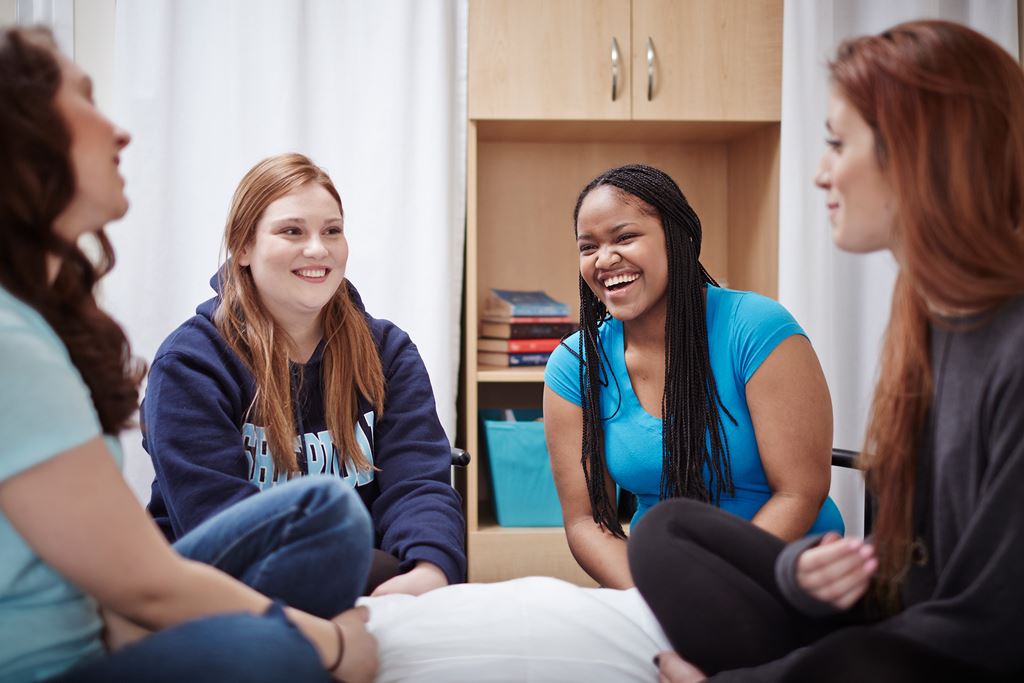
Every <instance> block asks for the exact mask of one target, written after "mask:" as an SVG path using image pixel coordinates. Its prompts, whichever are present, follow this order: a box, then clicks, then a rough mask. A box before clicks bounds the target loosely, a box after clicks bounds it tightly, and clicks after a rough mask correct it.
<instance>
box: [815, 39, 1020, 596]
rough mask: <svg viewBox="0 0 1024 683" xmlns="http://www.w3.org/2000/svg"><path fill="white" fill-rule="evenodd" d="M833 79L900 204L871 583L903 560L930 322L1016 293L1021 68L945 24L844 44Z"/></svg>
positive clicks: (873, 473) (874, 485)
mask: <svg viewBox="0 0 1024 683" xmlns="http://www.w3.org/2000/svg"><path fill="white" fill-rule="evenodd" d="M829 69H830V72H831V77H832V83H833V86H834V87H835V88H836V90H837V93H838V94H839V95H841V96H842V97H843V98H845V99H846V100H847V101H848V102H849V103H850V104H851V105H852V106H853V107H854V108H855V109H856V110H857V111H858V112H859V113H860V115H861V116H862V117H863V118H864V120H865V121H866V122H867V124H868V125H869V126H870V127H871V129H872V130H873V131H874V134H875V140H876V151H877V155H878V161H879V163H880V165H881V166H882V169H883V172H884V173H885V174H886V175H887V177H888V179H889V182H890V183H891V185H892V187H893V189H894V191H895V193H896V196H897V197H898V208H897V218H896V229H895V230H896V232H895V235H894V241H895V244H896V245H897V249H896V251H897V256H898V260H899V261H900V275H899V277H898V278H897V281H896V288H895V292H894V293H893V303H892V315H891V317H890V320H889V326H888V329H887V331H886V336H885V342H884V348H883V351H882V365H881V369H880V376H879V380H878V384H877V386H876V389H875V394H874V398H873V401H872V406H871V412H870V416H869V420H868V428H867V437H866V440H865V444H864V449H863V463H864V465H865V467H866V471H867V472H866V473H867V483H868V487H869V489H870V490H871V491H872V493H873V495H874V496H875V500H876V502H877V506H878V508H877V516H876V522H875V528H874V539H875V546H876V549H877V552H878V557H879V561H880V566H879V579H880V580H879V584H878V588H879V590H880V593H881V594H882V595H883V597H886V598H888V599H890V600H892V599H894V598H895V596H896V594H897V591H898V588H899V584H900V583H901V581H902V577H903V576H904V575H905V572H906V569H907V568H908V567H909V563H910V550H911V548H912V546H913V539H912V538H911V536H912V524H913V519H912V514H913V512H912V511H913V505H912V501H913V497H914V496H913V493H914V472H915V466H916V462H915V459H916V451H917V449H918V448H919V446H920V443H919V439H920V438H921V434H922V433H923V432H922V430H923V429H924V427H925V419H926V416H927V414H928V411H929V409H930V407H931V400H932V372H931V358H930V351H929V336H930V335H929V321H936V322H938V323H939V324H942V321H941V320H939V318H938V317H937V315H936V313H935V311H945V312H951V313H955V312H958V311H978V310H982V309H989V308H992V307H995V306H997V305H999V304H1000V303H1002V302H1004V301H1007V300H1008V299H1010V298H1012V297H1015V296H1017V295H1019V294H1021V293H1022V292H1024V235H1022V228H1021V225H1022V218H1024V72H1022V70H1021V66H1020V64H1018V63H1017V61H1016V60H1014V59H1013V57H1011V56H1010V55H1009V54H1007V53H1006V52H1005V51H1004V50H1003V49H1002V48H1001V47H999V46H998V45H997V44H995V43H994V42H992V41H991V40H989V39H988V38H986V37H985V36H982V35H981V34H979V33H977V32H975V31H973V30H971V29H969V28H966V27H964V26H960V25H958V24H953V23H949V22H943V21H917V22H911V23H906V24H900V25H899V26H895V27H893V28H891V29H889V30H888V31H885V32H883V33H881V34H879V35H877V36H865V37H861V38H857V39H854V40H850V41H847V42H845V43H843V44H842V45H841V46H840V48H839V51H838V54H837V57H836V59H835V61H833V62H832V63H831V64H830V65H829Z"/></svg>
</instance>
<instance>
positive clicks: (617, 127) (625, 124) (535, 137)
mask: <svg viewBox="0 0 1024 683" xmlns="http://www.w3.org/2000/svg"><path fill="white" fill-rule="evenodd" d="M772 123H778V121H551V120H544V119H537V120H530V119H514V120H513V119H490V120H488V119H481V120H477V121H476V126H477V136H478V140H479V141H480V142H556V143H579V142H607V141H608V140H614V141H616V142H618V143H659V142H662V143H681V142H725V141H727V140H733V139H735V138H739V137H743V136H745V135H748V134H749V133H752V132H754V131H755V130H758V129H760V128H764V127H765V126H769V125H771V124H772Z"/></svg>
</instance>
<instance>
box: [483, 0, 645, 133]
mask: <svg viewBox="0 0 1024 683" xmlns="http://www.w3.org/2000/svg"><path fill="white" fill-rule="evenodd" d="M613 40H614V41H615V43H616V45H617V46H618V64H619V66H618V71H619V76H618V79H617V82H616V88H615V90H616V92H615V97H614V99H613V98H612V80H613V74H612V70H613V65H612V41H613ZM469 43H470V46H469V52H470V54H471V55H472V57H471V58H470V59H469V93H468V101H469V117H470V118H471V119H496V118H497V119H502V118H504V119H628V118H629V116H630V106H631V104H630V98H629V90H628V88H629V63H630V58H629V0H483V1H482V2H471V3H470V5H469Z"/></svg>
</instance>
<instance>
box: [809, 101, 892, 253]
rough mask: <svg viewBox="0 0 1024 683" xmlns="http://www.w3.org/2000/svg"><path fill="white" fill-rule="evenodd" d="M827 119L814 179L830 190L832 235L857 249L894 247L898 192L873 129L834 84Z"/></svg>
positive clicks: (845, 247) (838, 243)
mask: <svg viewBox="0 0 1024 683" xmlns="http://www.w3.org/2000/svg"><path fill="white" fill-rule="evenodd" d="M825 125H826V127H827V128H828V133H829V137H828V139H827V141H826V142H827V144H828V149H827V150H825V154H824V155H823V156H822V157H821V162H820V163H819V164H818V172H817V174H816V175H815V177H814V182H815V184H816V185H817V186H818V187H820V188H821V189H823V190H825V192H826V193H827V196H826V200H825V201H826V203H827V205H828V210H829V220H830V221H831V223H832V239H833V241H834V242H835V243H836V246H838V247H839V248H840V249H842V250H844V251H852V252H858V253H866V252H871V251H878V250H879V249H889V248H892V246H893V233H894V230H895V228H896V207H897V202H896V194H895V193H894V192H893V189H892V185H891V183H890V182H889V180H888V178H887V177H886V174H885V173H884V171H883V169H882V166H881V164H880V163H879V161H878V153H877V146H876V141H875V134H874V132H873V131H872V130H871V127H870V126H869V125H868V124H867V122H866V121H864V118H863V117H862V116H861V115H860V113H859V112H858V111H857V110H856V109H854V107H853V106H852V105H851V104H850V103H849V102H848V101H847V100H846V99H845V98H844V97H843V96H842V95H840V94H839V93H837V92H836V91H835V89H834V88H833V90H832V92H831V93H830V94H829V98H828V119H827V122H826V124H825Z"/></svg>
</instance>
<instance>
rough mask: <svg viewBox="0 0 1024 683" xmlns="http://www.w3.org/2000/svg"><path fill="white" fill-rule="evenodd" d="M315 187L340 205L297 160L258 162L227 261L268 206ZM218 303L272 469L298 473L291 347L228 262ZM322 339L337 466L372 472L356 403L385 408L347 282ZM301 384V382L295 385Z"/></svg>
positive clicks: (241, 190)
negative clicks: (245, 374)
mask: <svg viewBox="0 0 1024 683" xmlns="http://www.w3.org/2000/svg"><path fill="white" fill-rule="evenodd" d="M310 183H312V184H315V185H319V186H320V187H322V188H324V189H325V190H327V192H328V193H330V195H331V196H332V197H333V198H334V200H335V201H337V202H338V209H339V211H341V212H342V214H343V215H344V210H343V209H342V206H341V197H340V196H339V195H338V191H337V189H335V187H334V183H332V182H331V179H330V177H328V175H327V174H326V173H325V172H324V171H323V169H321V168H320V167H318V166H316V165H315V164H314V163H313V162H312V161H310V160H309V159H308V158H307V157H305V156H303V155H301V154H282V155H278V156H273V157H270V158H268V159H264V160H263V161H261V162H259V163H258V164H256V165H255V166H253V167H252V169H251V170H250V171H249V172H248V173H246V174H245V177H244V178H242V181H241V182H240V183H239V184H238V189H237V190H235V196H234V198H233V199H232V201H231V210H230V212H229V213H228V220H227V225H226V227H225V229H224V244H225V247H226V249H227V252H228V255H229V257H230V256H233V255H237V254H239V253H241V251H242V250H243V249H244V248H246V247H247V246H249V245H251V244H252V241H253V240H254V239H255V237H256V226H257V224H258V223H259V220H260V218H261V217H262V216H263V212H264V211H266V209H267V207H268V206H269V205H270V204H271V203H272V202H274V201H276V200H278V199H280V198H281V197H284V196H285V195H287V194H290V193H292V192H294V191H296V190H298V189H299V188H301V187H303V186H305V185H308V184H310ZM220 296H221V302H220V306H218V308H217V311H216V313H215V315H214V322H215V324H216V325H217V329H218V330H219V331H220V333H221V335H223V336H224V339H225V340H227V343H228V346H230V347H231V350H232V351H234V352H235V353H236V354H237V355H238V356H239V357H240V358H241V359H242V361H243V362H244V363H245V365H246V367H247V368H248V369H249V371H250V372H251V373H252V375H253V377H254V378H255V382H256V395H255V396H254V398H253V403H252V405H251V406H250V408H249V410H250V412H251V413H254V414H255V417H257V418H258V419H260V420H261V421H263V423H264V425H265V429H266V439H267V442H268V443H269V445H270V450H271V455H272V457H273V460H274V467H275V469H276V470H277V471H278V472H295V471H298V469H299V466H298V461H297V460H296V457H295V434H296V432H297V429H298V425H297V424H296V419H295V410H296V406H295V400H294V394H293V388H292V373H291V369H290V366H289V362H288V350H289V349H290V348H291V346H292V340H291V339H290V338H289V337H288V334H287V333H286V332H285V331H284V329H283V328H281V326H280V325H278V324H277V323H276V322H275V321H274V319H273V317H271V316H270V314H269V313H268V312H267V309H266V308H265V307H264V305H263V303H262V301H261V300H260V295H259V292H258V291H257V289H256V283H255V282H254V281H253V278H252V273H251V272H250V271H249V268H248V267H244V266H241V265H239V263H238V259H237V258H228V260H227V262H226V263H225V264H224V267H223V268H222V269H221V271H220ZM320 315H321V317H322V325H323V331H324V332H323V334H324V353H323V365H322V367H323V376H322V377H316V378H307V379H305V381H322V382H323V388H324V391H323V394H324V409H325V412H326V417H327V429H328V431H329V432H330V434H331V439H332V440H333V442H334V443H335V444H336V446H337V449H338V452H339V456H340V459H341V461H342V462H344V461H345V458H346V456H347V457H348V458H351V460H352V462H353V463H354V464H355V466H356V468H357V469H360V470H368V469H370V468H371V467H372V466H371V465H370V463H369V462H368V461H367V459H366V457H365V456H364V455H363V451H362V449H361V448H360V447H359V445H358V443H357V442H356V437H355V430H356V424H357V420H358V419H359V397H360V396H362V397H363V398H365V399H366V400H367V401H369V402H370V404H371V405H373V406H374V409H375V410H376V411H377V413H378V415H379V414H380V413H381V411H382V409H383V403H384V373H383V370H382V369H381V362H380V356H379V354H378V352H377V347H376V345H375V344H374V341H373V336H372V335H371V334H370V326H369V323H368V322H367V320H366V317H365V315H364V314H363V313H362V312H361V311H360V310H359V309H358V308H357V307H356V305H355V304H354V303H353V301H352V298H351V296H350V295H349V291H348V281H347V280H345V281H344V282H342V284H341V286H340V287H339V288H338V291H337V292H336V293H335V295H334V297H333V298H332V299H331V300H330V301H329V302H328V303H327V305H326V306H324V308H323V310H322V311H321V313H320ZM300 381H303V378H300Z"/></svg>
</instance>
